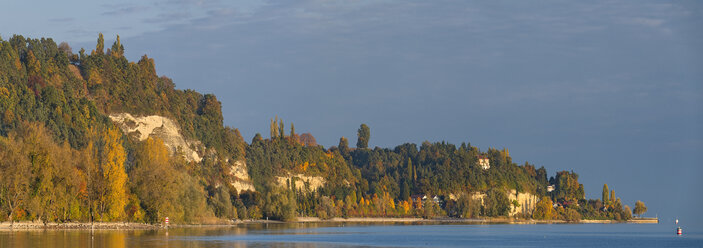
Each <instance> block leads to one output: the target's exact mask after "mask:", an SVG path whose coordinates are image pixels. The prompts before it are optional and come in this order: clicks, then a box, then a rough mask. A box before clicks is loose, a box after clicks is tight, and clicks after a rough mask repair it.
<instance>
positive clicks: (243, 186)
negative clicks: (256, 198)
mask: <svg viewBox="0 0 703 248" xmlns="http://www.w3.org/2000/svg"><path fill="white" fill-rule="evenodd" d="M230 175H231V176H232V177H233V178H232V181H231V182H230V183H231V184H232V186H234V188H235V189H237V191H238V193H241V192H242V191H247V190H249V191H256V189H255V188H254V184H252V183H251V179H249V173H247V163H246V162H245V161H243V160H237V161H235V162H234V165H232V167H230Z"/></svg>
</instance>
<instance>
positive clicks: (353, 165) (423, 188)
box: [0, 34, 646, 223]
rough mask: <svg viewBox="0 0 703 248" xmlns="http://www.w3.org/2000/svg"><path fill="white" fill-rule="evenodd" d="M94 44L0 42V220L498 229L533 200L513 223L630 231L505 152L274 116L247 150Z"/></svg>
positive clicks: (197, 107)
mask: <svg viewBox="0 0 703 248" xmlns="http://www.w3.org/2000/svg"><path fill="white" fill-rule="evenodd" d="M104 42H105V41H104V37H103V36H102V34H100V35H99V37H98V42H97V45H96V47H95V49H94V50H92V51H90V52H89V53H88V52H86V51H85V49H80V51H79V52H78V53H77V54H74V53H73V51H72V48H71V47H70V46H69V45H68V44H67V43H61V44H59V45H57V44H56V43H55V42H54V41H53V40H52V39H45V38H42V39H30V38H25V37H23V36H19V35H15V36H13V37H12V38H10V39H9V40H7V41H4V40H2V38H0V211H2V213H3V214H0V220H3V221H16V220H40V221H44V222H67V221H84V222H87V221H135V222H159V221H161V220H162V219H163V218H164V217H165V216H168V217H170V219H171V220H172V221H173V222H176V223H204V222H209V221H215V220H218V219H219V220H221V219H229V220H232V219H259V218H269V219H280V220H291V219H294V218H295V217H299V216H317V217H320V218H332V217H353V216H358V217H378V216H384V217H410V216H416V217H425V218H432V217H437V216H450V217H458V218H476V217H485V216H487V217H498V216H507V215H508V214H509V212H510V209H511V208H515V207H517V205H519V203H517V202H510V201H509V200H508V195H507V194H508V192H509V191H510V190H515V192H521V193H530V194H533V195H536V196H538V197H540V199H541V200H540V202H539V203H538V204H537V207H536V210H535V211H534V212H533V213H525V214H523V215H522V216H521V217H524V218H535V219H566V220H577V219H581V218H602V219H628V218H631V214H630V212H632V211H631V210H629V207H627V206H622V203H620V199H619V198H616V197H615V196H614V191H613V192H612V194H611V193H609V194H608V197H607V199H605V197H604V198H603V199H600V200H598V199H596V200H587V199H585V193H584V190H583V185H582V184H580V183H579V182H578V175H577V174H576V173H573V172H569V171H562V172H557V173H556V175H555V176H552V177H548V173H547V171H546V169H545V168H544V167H540V168H536V166H535V165H532V164H529V163H527V162H525V163H524V164H516V163H514V162H513V161H512V158H511V157H510V154H509V151H508V150H507V149H494V148H489V149H488V150H486V151H481V150H480V149H478V148H477V147H475V146H472V145H471V144H470V143H469V142H464V143H462V144H460V145H454V144H450V143H446V142H435V143H431V142H423V143H422V144H420V145H419V146H418V145H417V144H412V143H406V144H402V145H399V146H396V147H395V148H392V149H391V148H379V147H375V148H370V146H369V144H370V140H371V137H372V136H371V128H370V127H369V126H368V125H366V124H361V125H360V127H359V129H358V130H357V142H356V147H350V145H349V141H348V139H347V138H345V137H341V138H340V140H339V144H338V145H337V146H332V147H329V148H325V147H323V146H321V145H318V144H317V142H316V141H315V138H314V136H313V135H312V134H310V133H303V134H298V133H296V131H295V126H294V125H293V124H292V123H291V124H290V126H289V127H286V125H285V124H284V122H283V120H282V119H280V118H278V117H276V118H274V119H271V122H270V133H269V137H268V138H264V137H263V136H262V135H261V134H256V135H255V136H254V138H253V139H252V140H251V141H250V142H248V143H247V142H246V141H244V139H243V138H242V136H241V134H240V133H239V131H238V130H237V129H236V128H231V127H226V126H224V125H223V117H222V112H221V104H220V102H219V101H218V100H217V98H216V97H215V96H214V95H212V94H205V95H203V94H200V93H198V92H195V91H193V90H178V89H175V84H174V83H173V82H172V80H171V79H169V78H167V77H164V76H158V75H157V74H156V70H155V64H154V60H153V59H151V58H149V57H147V56H146V55H144V56H143V57H142V58H141V59H140V60H139V61H137V62H130V61H128V60H127V59H126V58H125V57H124V46H123V45H122V44H121V42H120V39H119V36H118V37H117V38H116V40H115V42H114V43H113V45H112V46H111V47H110V48H108V49H105V44H104ZM121 112H129V113H132V114H136V115H161V116H165V117H169V118H172V119H173V120H175V121H176V122H177V123H178V125H179V127H180V130H181V133H182V134H183V135H184V136H185V137H186V138H188V139H195V140H200V141H202V143H203V145H204V146H205V148H206V149H205V151H201V153H202V154H201V155H202V156H203V160H202V161H200V162H194V161H186V160H185V159H184V158H183V156H182V154H180V153H178V152H176V153H173V152H169V150H168V148H166V146H165V145H164V143H163V141H161V140H159V139H157V138H149V139H147V140H145V141H138V140H134V139H132V138H130V137H128V136H125V135H124V134H123V133H122V132H121V131H120V130H119V129H118V128H117V127H116V126H115V125H114V124H113V123H112V122H111V121H110V119H109V118H108V117H107V115H108V114H110V113H121ZM479 157H485V158H488V159H489V161H490V164H491V167H490V169H487V170H486V169H482V168H481V167H480V166H479V164H478V159H479ZM236 161H246V162H247V165H248V166H247V168H248V173H249V175H250V177H251V179H252V181H253V184H254V186H255V188H256V191H240V190H238V189H236V188H234V187H233V186H232V184H231V182H232V180H233V178H232V175H231V174H230V169H231V168H232V166H234V163H235V162H236ZM289 175H305V176H314V177H321V178H323V179H324V181H325V184H324V186H322V187H321V188H317V189H312V188H310V187H303V188H299V187H293V185H295V183H296V182H295V180H297V179H296V177H292V178H291V180H292V181H293V182H291V180H289V181H287V182H286V184H285V185H281V184H280V183H278V180H277V178H278V177H282V176H289ZM301 183H302V182H301ZM552 185H553V186H554V188H555V190H554V191H551V192H550V191H548V188H549V186H552ZM477 193H478V194H483V195H485V196H484V197H483V198H481V199H478V198H476V197H475V196H474V195H475V194H477ZM425 196H426V197H425ZM435 196H436V198H435ZM640 205H641V206H640ZM637 206H639V207H637ZM634 211H635V213H637V214H640V215H641V214H642V213H644V212H646V207H644V204H643V203H642V204H639V203H638V204H636V208H635V210H634Z"/></svg>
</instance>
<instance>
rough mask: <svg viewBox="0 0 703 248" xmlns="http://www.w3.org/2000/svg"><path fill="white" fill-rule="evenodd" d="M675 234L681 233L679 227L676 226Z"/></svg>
mask: <svg viewBox="0 0 703 248" xmlns="http://www.w3.org/2000/svg"><path fill="white" fill-rule="evenodd" d="M676 234H677V235H681V234H682V232H681V227H678V228H676Z"/></svg>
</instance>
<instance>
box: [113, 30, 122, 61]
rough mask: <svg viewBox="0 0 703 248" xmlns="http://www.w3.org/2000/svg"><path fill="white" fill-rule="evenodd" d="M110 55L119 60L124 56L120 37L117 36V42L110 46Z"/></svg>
mask: <svg viewBox="0 0 703 248" xmlns="http://www.w3.org/2000/svg"><path fill="white" fill-rule="evenodd" d="M110 53H111V55H112V56H113V57H116V58H119V57H122V56H124V46H122V44H121V43H120V36H119V35H117V40H115V43H113V44H112V49H111V50H110Z"/></svg>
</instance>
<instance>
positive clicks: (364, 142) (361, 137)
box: [356, 124, 371, 149]
mask: <svg viewBox="0 0 703 248" xmlns="http://www.w3.org/2000/svg"><path fill="white" fill-rule="evenodd" d="M356 134H357V136H358V139H357V141H356V148H362V149H363V148H368V147H369V139H370V138H371V130H370V129H369V126H367V125H366V124H361V126H360V127H359V130H358V131H357V133H356Z"/></svg>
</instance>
